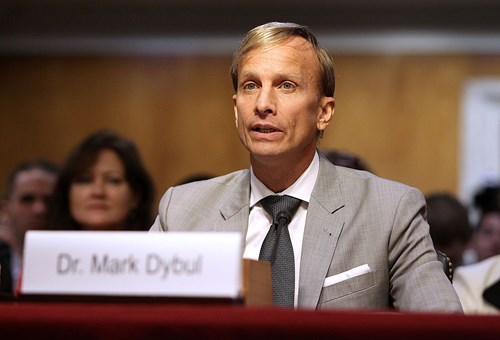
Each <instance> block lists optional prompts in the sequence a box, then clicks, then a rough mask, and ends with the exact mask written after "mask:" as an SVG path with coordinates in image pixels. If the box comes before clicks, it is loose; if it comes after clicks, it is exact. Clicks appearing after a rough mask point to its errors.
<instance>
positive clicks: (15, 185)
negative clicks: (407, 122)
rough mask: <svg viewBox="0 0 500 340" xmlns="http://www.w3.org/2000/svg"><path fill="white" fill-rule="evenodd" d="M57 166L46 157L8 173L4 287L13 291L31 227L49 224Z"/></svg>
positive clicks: (3, 205) (3, 210) (4, 208)
mask: <svg viewBox="0 0 500 340" xmlns="http://www.w3.org/2000/svg"><path fill="white" fill-rule="evenodd" d="M57 174H58V168H57V166H56V165H54V164H52V163H51V162H49V161H46V160H43V159H37V160H32V161H27V162H24V163H21V164H19V165H18V166H17V167H16V168H15V169H14V170H13V171H12V172H11V173H10V175H9V177H8V178H7V183H6V191H5V197H4V199H3V200H2V203H1V223H2V235H3V236H2V238H3V242H2V245H1V250H0V256H1V259H0V261H1V264H2V269H1V274H2V278H1V280H2V281H1V282H0V284H1V287H2V291H3V292H4V293H7V294H12V292H13V290H14V289H15V287H16V285H17V282H18V280H19V276H20V271H21V264H22V254H23V248H24V236H25V234H26V232H27V231H28V230H43V229H46V228H47V225H48V224H47V214H48V209H49V208H48V206H49V200H50V197H51V196H52V193H53V190H54V184H55V182H56V178H57Z"/></svg>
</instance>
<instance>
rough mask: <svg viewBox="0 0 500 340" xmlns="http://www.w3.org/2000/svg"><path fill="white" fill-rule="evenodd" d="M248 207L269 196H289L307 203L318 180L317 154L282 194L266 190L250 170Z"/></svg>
mask: <svg viewBox="0 0 500 340" xmlns="http://www.w3.org/2000/svg"><path fill="white" fill-rule="evenodd" d="M250 170H251V171H250V207H253V206H254V205H255V204H256V203H257V202H259V201H260V200H261V199H263V198H264V197H267V196H270V195H289V196H292V197H295V198H298V199H300V200H302V201H305V202H307V203H309V200H310V198H311V193H312V191H313V187H314V184H315V183H316V179H317V178H318V172H319V156H318V153H317V152H315V153H314V157H313V160H312V162H311V164H309V167H308V168H307V169H306V171H304V173H302V175H301V176H300V177H299V178H298V179H297V180H296V181H295V183H293V184H292V185H291V186H290V187H288V188H287V189H285V190H284V191H282V192H278V193H275V192H273V191H272V190H270V189H269V188H267V187H266V186H265V185H264V183H262V182H261V181H260V180H259V179H258V178H257V177H256V176H255V175H254V173H253V169H250Z"/></svg>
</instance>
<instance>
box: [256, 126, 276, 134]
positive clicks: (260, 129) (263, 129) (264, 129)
mask: <svg viewBox="0 0 500 340" xmlns="http://www.w3.org/2000/svg"><path fill="white" fill-rule="evenodd" d="M252 131H255V132H260V133H273V132H278V130H276V129H275V128H272V127H261V126H257V127H254V128H253V129H252Z"/></svg>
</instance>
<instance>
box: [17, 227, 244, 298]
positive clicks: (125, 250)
mask: <svg viewBox="0 0 500 340" xmlns="http://www.w3.org/2000/svg"><path fill="white" fill-rule="evenodd" d="M242 246H243V244H242V235H241V234H240V233H223V232H213V233H209V232H204V233H197V232H185V233H180V232H168V233H157V232H155V233H148V232H90V231H29V232H28V233H27V234H26V240H25V248H24V266H23V279H22V285H21V293H22V294H37V295H40V294H41V295H45V294H49V295H51V294H52V295H99V296H102V295H106V296H167V297H168V296H171V297H208V298H212V297H214V298H237V297H238V296H240V294H241V286H242V277H241V276H242V264H241V262H242V253H243V250H242Z"/></svg>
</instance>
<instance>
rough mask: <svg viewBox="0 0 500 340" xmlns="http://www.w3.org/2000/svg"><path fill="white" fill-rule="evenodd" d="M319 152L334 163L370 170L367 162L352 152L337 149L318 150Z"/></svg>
mask: <svg viewBox="0 0 500 340" xmlns="http://www.w3.org/2000/svg"><path fill="white" fill-rule="evenodd" d="M320 152H321V153H322V154H323V155H324V156H325V157H326V158H327V159H328V160H329V161H330V162H332V163H333V164H335V165H340V166H345V167H346V168H351V169H356V170H363V171H369V172H371V170H370V167H369V166H368V164H367V163H366V162H365V161H364V160H363V159H361V157H359V156H358V155H356V154H354V153H352V152H348V151H338V150H320Z"/></svg>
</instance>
